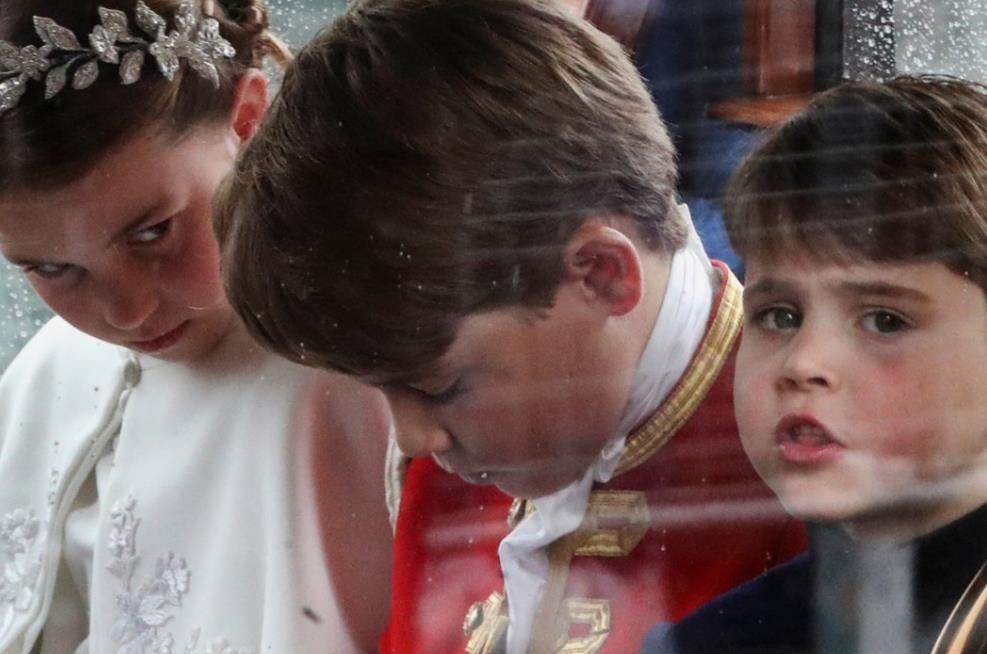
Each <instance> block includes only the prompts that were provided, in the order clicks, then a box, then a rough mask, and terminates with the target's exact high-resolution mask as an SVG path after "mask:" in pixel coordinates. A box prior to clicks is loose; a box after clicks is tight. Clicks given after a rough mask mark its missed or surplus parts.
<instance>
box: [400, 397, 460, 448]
mask: <svg viewBox="0 0 987 654" xmlns="http://www.w3.org/2000/svg"><path fill="white" fill-rule="evenodd" d="M385 395H386V396H387V400H388V402H389V403H390V405H391V413H392V415H393V416H394V429H395V433H396V438H397V442H398V447H399V448H400V449H401V452H403V453H404V454H405V455H406V456H410V457H420V456H430V455H432V454H438V453H440V452H445V451H446V450H448V449H449V448H451V447H452V438H451V437H450V435H449V432H448V431H447V430H446V429H445V428H444V427H442V425H441V423H440V422H439V421H438V420H437V419H436V417H435V415H434V409H433V408H432V407H430V406H428V403H427V402H426V401H425V400H423V399H420V398H417V397H415V395H416V394H415V392H414V391H411V390H408V391H405V390H388V391H385Z"/></svg>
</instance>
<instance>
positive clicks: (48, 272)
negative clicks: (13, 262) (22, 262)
mask: <svg viewBox="0 0 987 654" xmlns="http://www.w3.org/2000/svg"><path fill="white" fill-rule="evenodd" d="M68 269H69V266H68V264H65V263H39V264H34V265H31V266H25V267H24V272H25V273H27V274H29V275H37V276H38V277H41V278H42V279H57V278H59V277H61V276H62V275H64V274H65V272H66V271H67V270H68Z"/></svg>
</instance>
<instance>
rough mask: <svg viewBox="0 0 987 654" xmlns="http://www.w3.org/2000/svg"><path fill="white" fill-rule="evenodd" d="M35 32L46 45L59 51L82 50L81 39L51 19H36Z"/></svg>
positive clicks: (36, 17)
mask: <svg viewBox="0 0 987 654" xmlns="http://www.w3.org/2000/svg"><path fill="white" fill-rule="evenodd" d="M34 30H35V31H36V32H37V33H38V36H40V37H41V40H42V41H44V43H45V45H49V46H52V47H53V48H58V49H59V50H81V49H82V46H81V45H80V44H79V39H77V38H75V34H73V33H72V30H69V29H66V28H64V27H62V26H61V25H59V24H58V23H56V22H55V21H53V20H52V19H50V18H45V17H43V16H35V17H34Z"/></svg>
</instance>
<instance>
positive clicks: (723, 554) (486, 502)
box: [381, 298, 805, 654]
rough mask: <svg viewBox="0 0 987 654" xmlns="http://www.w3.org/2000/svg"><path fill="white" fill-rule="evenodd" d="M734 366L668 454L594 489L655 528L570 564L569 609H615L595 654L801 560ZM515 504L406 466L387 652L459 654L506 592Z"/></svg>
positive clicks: (428, 468) (620, 649)
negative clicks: (635, 508) (763, 464)
mask: <svg viewBox="0 0 987 654" xmlns="http://www.w3.org/2000/svg"><path fill="white" fill-rule="evenodd" d="M717 299H719V298H717ZM734 355H735V353H734V354H731V355H730V358H729V360H728V362H727V363H726V365H725V366H724V368H723V370H722V372H721V373H720V376H719V378H718V379H717V380H716V382H715V383H714V385H713V387H712V389H711V390H710V392H709V394H708V395H707V397H706V398H705V400H704V401H703V403H702V404H701V406H700V407H699V409H698V410H697V411H696V412H695V414H693V416H692V417H691V418H690V419H689V421H688V422H687V423H686V424H685V425H684V426H683V427H682V428H681V429H680V430H679V431H678V432H677V433H676V434H675V436H674V437H673V438H672V439H671V440H670V441H669V442H668V443H667V444H666V445H665V446H664V447H662V448H661V449H660V450H658V452H657V453H656V454H655V455H653V456H652V457H651V458H650V459H649V460H648V461H646V462H645V463H644V464H642V465H640V466H639V467H637V468H635V469H633V470H630V471H628V472H627V473H624V474H623V475H620V476H618V477H617V478H616V479H614V480H612V481H611V482H610V483H607V484H602V485H601V484H598V485H597V486H595V487H594V490H600V489H607V490H637V491H642V492H644V493H645V495H646V497H647V500H648V504H649V508H650V513H651V520H652V523H651V527H650V529H649V530H648V532H647V534H646V535H645V536H644V539H643V540H642V541H641V542H640V544H639V545H638V546H637V547H636V548H635V549H634V551H633V552H631V554H630V555H629V556H626V557H613V558H610V557H593V556H577V557H574V558H573V559H572V564H571V567H570V572H569V579H568V582H567V586H566V597H581V598H593V599H607V600H609V602H610V608H611V617H612V632H611V633H610V635H609V637H608V639H607V641H606V642H605V644H604V645H603V648H602V649H601V650H600V652H601V654H609V653H614V654H616V653H621V654H623V653H625V652H636V651H637V650H638V648H639V646H640V643H641V639H642V638H643V637H644V633H645V632H646V631H647V629H648V628H649V627H650V626H652V625H653V624H654V623H656V622H660V621H667V620H677V619H679V618H680V617H682V616H683V615H685V614H686V613H688V612H689V611H691V610H692V609H694V608H696V607H697V606H699V605H700V604H702V603H704V602H705V601H707V600H709V599H711V598H713V597H715V596H716V595H718V594H720V593H722V592H723V591H726V590H727V589H729V588H732V587H733V586H736V585H737V584H739V583H741V582H743V581H746V580H748V579H750V578H751V577H754V576H756V575H757V574H759V573H761V572H763V571H764V570H766V569H767V568H769V567H771V566H773V565H775V564H777V563H780V562H782V561H785V560H787V559H789V558H791V557H792V556H794V555H795V554H797V553H798V552H800V551H802V550H804V549H805V533H804V530H803V528H802V526H801V525H800V524H798V523H795V522H794V521H792V520H791V518H789V517H788V516H787V515H786V514H785V512H784V511H783V509H782V508H781V506H780V505H779V504H778V502H777V500H776V499H775V497H774V495H773V494H772V493H771V491H770V490H769V489H768V488H767V487H766V486H765V485H764V483H763V482H762V481H761V480H760V478H759V477H758V476H757V473H755V472H754V469H753V468H752V467H751V465H750V463H749V462H748V460H747V457H746V456H745V454H744V452H743V449H742V448H741V444H740V440H739V438H738V436H737V427H736V423H735V420H734V417H733V401H732V386H733V364H734ZM511 501H512V499H511V498H510V497H508V496H506V495H504V494H503V493H501V492H500V491H498V490H496V489H495V488H492V487H487V486H484V487H480V486H472V485H470V484H467V483H466V482H464V481H462V480H461V479H459V478H458V477H456V476H454V475H449V474H447V473H445V472H444V471H442V470H441V469H440V468H439V467H438V466H436V465H435V463H434V462H433V461H432V460H431V459H421V460H415V461H414V462H413V463H412V465H411V466H410V469H409V471H408V476H407V479H406V481H405V484H404V491H403V496H402V502H401V510H400V514H399V519H398V524H397V532H396V537H395V552H394V575H393V584H394V589H393V593H392V602H391V613H390V616H391V617H390V624H389V627H388V631H387V633H386V634H385V636H384V638H383V639H382V641H381V651H382V652H385V653H387V654H413V653H421V654H444V653H446V652H450V653H451V652H456V653H461V652H464V651H465V646H466V640H467V638H466V636H465V634H464V633H463V631H462V623H463V619H464V617H465V615H466V612H467V610H468V609H469V607H470V605H471V604H472V603H473V602H476V601H481V600H485V599H486V598H487V597H488V596H489V595H490V594H491V593H492V592H493V591H500V592H503V587H504V584H503V579H502V576H501V572H500V562H499V560H498V558H497V546H498V544H499V543H500V541H501V539H503V538H504V536H506V535H507V534H508V532H509V531H510V528H509V527H508V525H507V514H508V509H509V507H510V504H511ZM573 635H577V634H576V632H574V633H573Z"/></svg>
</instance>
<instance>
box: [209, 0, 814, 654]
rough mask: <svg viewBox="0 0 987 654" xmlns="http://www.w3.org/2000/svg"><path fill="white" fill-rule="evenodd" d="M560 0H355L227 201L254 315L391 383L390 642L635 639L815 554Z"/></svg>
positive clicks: (618, 101)
mask: <svg viewBox="0 0 987 654" xmlns="http://www.w3.org/2000/svg"><path fill="white" fill-rule="evenodd" d="M556 5H557V3H554V2H552V3H549V2H539V1H537V0H367V1H363V2H357V3H355V4H354V5H353V6H351V8H350V9H349V10H348V11H347V12H346V13H345V14H344V15H343V16H342V17H340V18H339V19H338V20H337V21H336V22H335V23H334V24H333V25H332V26H331V27H330V28H329V29H328V30H327V31H325V32H324V33H322V34H321V35H320V36H319V37H318V38H316V39H315V41H314V42H312V43H311V44H310V45H309V46H308V47H306V48H305V49H304V50H303V51H302V52H301V53H300V55H299V57H298V58H297V60H296V62H295V63H294V64H293V66H292V67H291V69H290V70H289V72H288V74H287V76H286V78H285V81H284V86H283V90H282V92H281V94H280V96H279V97H278V99H277V100H276V101H275V103H274V107H273V114H271V119H270V120H269V121H268V122H267V123H266V125H265V127H264V128H263V129H262V130H261V133H260V134H259V135H258V136H257V137H256V138H255V140H253V141H252V143H251V145H250V146H249V149H250V151H249V153H247V154H246V156H245V157H243V159H242V160H241V161H240V163H239V168H238V171H237V172H236V174H235V176H234V177H233V178H232V180H231V182H230V183H229V185H228V187H227V188H226V189H225V191H224V192H223V193H222V194H221V197H220V200H219V204H220V206H221V214H222V215H221V216H220V219H219V222H218V232H219V234H220V238H221V239H222V241H223V251H224V257H225V259H226V262H227V266H226V271H227V274H228V278H227V283H228V287H229V289H230V291H231V293H232V297H233V300H232V302H233V303H234V305H235V306H236V307H237V308H238V311H240V312H241V313H242V315H243V316H244V317H245V319H246V321H247V322H248V323H249V324H250V326H251V328H252V330H253V331H254V333H255V334H256V335H257V336H258V337H259V338H260V339H261V340H262V341H263V342H264V343H266V344H267V345H268V346H269V347H271V348H272V349H274V350H276V351H278V352H280V353H282V354H283V355H285V356H287V357H289V358H291V359H293V360H296V361H301V362H303V363H306V364H308V365H313V366H320V367H324V368H329V369H333V370H339V371H343V372H345V373H347V374H349V375H352V376H354V377H357V378H359V379H360V380H363V381H365V382H366V383H369V384H375V385H379V386H380V387H381V388H383V389H384V391H385V392H386V394H387V396H388V398H389V400H390V404H391V408H392V410H393V415H394V421H395V433H396V442H397V445H398V446H399V448H400V452H401V453H403V454H404V455H406V456H407V457H412V460H411V462H410V464H408V462H407V459H403V458H402V457H400V456H399V455H398V452H397V450H395V457H394V466H393V468H392V470H393V473H394V474H393V475H392V477H391V484H390V490H391V493H390V495H391V498H392V499H393V503H392V506H393V508H394V509H395V512H397V516H396V539H397V540H396V551H395V568H394V582H393V583H394V595H393V601H392V606H391V623H390V628H389V631H388V634H387V636H386V637H385V640H384V643H383V649H384V650H385V651H394V652H401V653H402V654H405V653H408V652H423V653H427V654H433V653H437V652H438V653H442V652H462V651H464V648H465V649H466V650H468V651H470V652H489V651H495V650H499V651H503V648H505V647H506V651H508V652H511V653H520V652H556V651H566V652H583V651H585V652H596V651H599V652H627V651H629V650H630V649H634V648H636V647H637V646H638V644H639V643H640V640H641V638H642V636H643V635H644V633H645V630H646V629H647V626H648V625H649V623H652V622H654V621H655V620H656V619H660V618H663V617H664V618H669V619H674V618H676V617H681V616H682V615H684V614H685V612H687V611H688V610H690V609H691V608H693V607H695V606H697V605H698V604H699V603H701V602H703V601H705V600H706V599H708V598H710V597H712V596H713V595H715V594H717V593H719V592H722V591H723V590H726V589H727V588H729V587H731V586H733V585H735V584H736V583H738V582H739V581H741V580H745V579H748V578H750V577H752V576H754V575H756V574H758V573H760V572H761V571H763V570H764V569H765V568H767V567H769V566H771V565H772V564H773V563H775V562H778V561H780V560H784V559H785V558H787V557H788V556H789V555H791V554H794V553H795V552H796V551H798V550H800V549H801V547H802V546H803V543H802V538H803V534H802V531H801V527H799V526H797V525H795V524H794V523H793V522H791V521H790V520H789V519H788V518H787V516H785V515H784V511H782V510H781V507H780V505H778V504H777V503H776V501H775V500H774V498H773V497H771V494H770V491H769V490H768V489H767V488H766V487H765V486H763V484H762V483H761V482H760V480H759V479H758V478H757V475H756V473H755V472H754V471H753V469H752V468H751V467H750V466H749V463H748V462H747V461H746V458H745V457H744V454H743V451H742V449H741V447H740V443H739V439H738V438H737V436H736V426H735V424H734V420H733V417H732V402H731V393H730V384H731V382H732V366H733V363H732V362H733V354H732V352H733V348H734V342H735V340H736V337H737V334H738V332H739V329H740V322H741V316H740V311H741V307H740V304H739V301H740V289H739V285H738V283H737V281H736V280H735V279H734V278H733V277H732V276H731V275H730V273H729V271H728V270H727V269H726V268H725V267H724V266H722V265H716V264H711V263H710V262H709V261H708V259H707V258H706V256H705V254H704V253H703V251H702V248H701V246H700V245H699V244H698V242H697V240H696V239H695V237H694V234H693V233H692V231H691V226H690V223H689V219H688V213H687V210H686V209H685V208H684V207H677V206H676V204H675V202H674V198H675V181H676V171H675V161H674V153H673V150H672V146H671V144H670V142H669V139H668V137H667V134H666V132H665V130H664V128H663V126H662V123H661V121H660V119H659V117H658V114H657V112H656V110H655V108H654V105H653V104H652V102H651V100H650V98H649V96H648V93H647V91H646V90H645V88H644V86H643V84H642V82H641V80H640V78H639V77H638V75H637V73H636V72H635V69H634V68H633V66H632V65H631V63H630V62H629V61H628V59H627V58H626V56H625V54H624V52H623V51H622V50H621V49H620V47H619V46H618V45H617V44H616V43H615V42H613V41H612V40H610V39H609V38H607V37H605V36H604V35H603V34H602V33H600V32H598V31H597V30H595V29H594V28H592V27H591V26H589V25H588V24H587V23H585V22H582V21H579V20H578V19H576V18H575V17H571V16H569V15H567V14H566V13H565V12H564V11H563V10H562V9H561V8H559V7H557V6H556ZM398 495H400V510H399V511H397V509H398ZM356 518H357V519H359V517H358V516H356ZM336 528H339V529H344V528H346V526H345V525H337V527H336ZM464 618H465V624H464Z"/></svg>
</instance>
